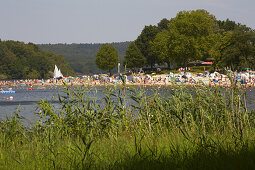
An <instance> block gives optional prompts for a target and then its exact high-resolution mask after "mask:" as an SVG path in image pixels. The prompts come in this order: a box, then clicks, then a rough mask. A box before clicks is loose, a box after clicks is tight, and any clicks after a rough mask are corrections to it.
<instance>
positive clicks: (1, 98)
mask: <svg viewBox="0 0 255 170" xmlns="http://www.w3.org/2000/svg"><path fill="white" fill-rule="evenodd" d="M96 88H97V90H98V93H97V96H96V97H97V98H98V99H99V100H100V99H101V98H102V97H103V90H104V87H96ZM153 88H157V87H147V88H146V91H148V92H150V91H152V90H153ZM166 88H168V87H166ZM13 90H15V91H16V93H15V94H0V118H1V119H5V117H6V115H10V114H11V113H13V112H15V111H16V110H17V108H18V106H19V113H20V114H21V115H22V116H24V117H25V118H27V119H28V120H33V119H34V117H35V116H34V113H33V112H34V111H35V110H36V108H37V105H36V103H38V101H39V100H40V99H47V100H48V101H51V103H52V104H53V105H58V104H59V103H58V97H57V96H58V94H59V93H61V90H62V89H61V86H60V87H54V88H47V89H37V88H35V90H31V91H29V90H26V89H22V88H18V89H13ZM164 91H165V90H164V88H161V89H160V90H159V93H162V94H164ZM246 94H247V108H248V109H249V110H255V88H253V89H247V91H246ZM10 96H12V97H13V100H9V98H10Z"/></svg>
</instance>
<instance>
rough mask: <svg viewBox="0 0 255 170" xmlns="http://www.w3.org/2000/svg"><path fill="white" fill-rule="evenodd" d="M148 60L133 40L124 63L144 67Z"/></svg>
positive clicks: (133, 66)
mask: <svg viewBox="0 0 255 170" xmlns="http://www.w3.org/2000/svg"><path fill="white" fill-rule="evenodd" d="M145 62H146V59H145V57H144V56H143V55H142V53H141V51H140V50H139V48H137V46H136V45H135V43H134V42H131V43H130V45H129V47H128V49H127V51H126V55H125V57H124V62H123V64H124V65H126V66H127V68H131V69H133V68H139V67H143V66H144V64H145Z"/></svg>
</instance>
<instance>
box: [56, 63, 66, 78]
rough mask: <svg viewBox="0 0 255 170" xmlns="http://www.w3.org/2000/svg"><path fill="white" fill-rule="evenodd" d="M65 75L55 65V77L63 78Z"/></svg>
mask: <svg viewBox="0 0 255 170" xmlns="http://www.w3.org/2000/svg"><path fill="white" fill-rule="evenodd" d="M62 77H64V76H63V74H62V73H61V71H60V69H58V67H57V66H56V65H55V69H54V78H62Z"/></svg>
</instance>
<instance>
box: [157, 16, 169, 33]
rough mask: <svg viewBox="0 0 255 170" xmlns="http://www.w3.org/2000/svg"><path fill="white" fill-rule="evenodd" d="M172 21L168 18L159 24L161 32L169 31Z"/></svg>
mask: <svg viewBox="0 0 255 170" xmlns="http://www.w3.org/2000/svg"><path fill="white" fill-rule="evenodd" d="M169 23H170V21H169V20H167V19H166V18H163V19H162V20H161V21H160V22H159V23H158V28H159V30H160V31H164V30H167V29H168V26H169Z"/></svg>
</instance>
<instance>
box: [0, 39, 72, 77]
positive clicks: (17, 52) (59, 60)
mask: <svg viewBox="0 0 255 170" xmlns="http://www.w3.org/2000/svg"><path fill="white" fill-rule="evenodd" d="M55 64H56V65H57V66H58V68H60V70H61V72H62V73H63V75H64V76H69V75H74V71H73V70H72V68H71V67H70V65H69V64H68V63H67V62H66V61H65V59H64V57H63V56H61V55H56V54H54V53H52V52H45V51H42V50H41V49H40V48H39V47H38V46H37V45H35V44H32V43H28V44H25V43H24V42H19V41H0V79H27V78H30V79H38V78H50V77H52V76H53V71H54V65H55Z"/></svg>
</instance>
